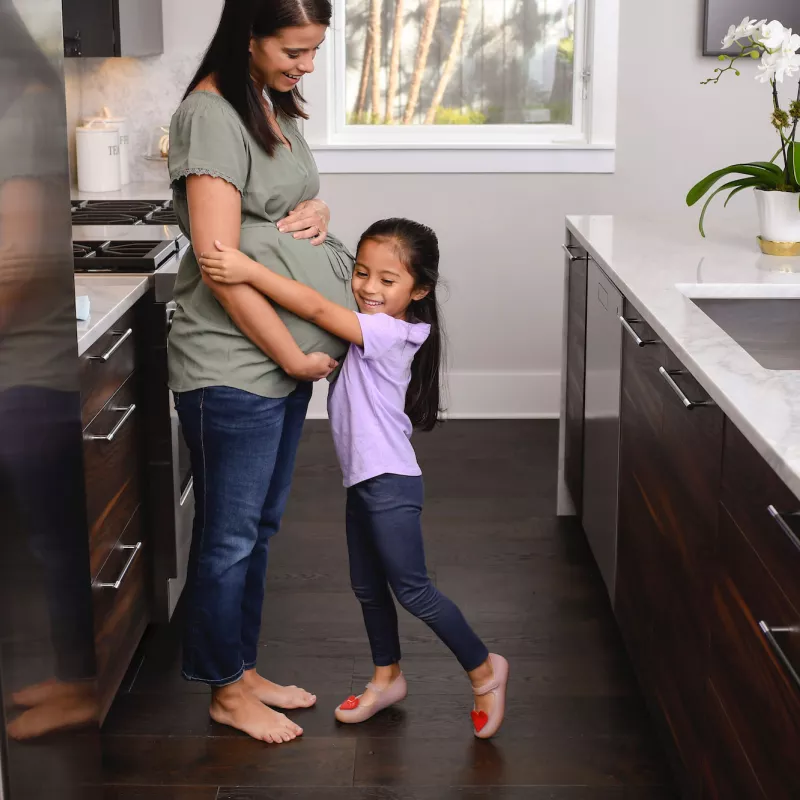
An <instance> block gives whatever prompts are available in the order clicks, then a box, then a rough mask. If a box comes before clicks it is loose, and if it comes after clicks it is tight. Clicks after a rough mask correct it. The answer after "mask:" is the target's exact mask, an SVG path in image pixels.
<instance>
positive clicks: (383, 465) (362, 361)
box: [328, 314, 431, 487]
mask: <svg viewBox="0 0 800 800" xmlns="http://www.w3.org/2000/svg"><path fill="white" fill-rule="evenodd" d="M357 316H358V321H359V324H360V325H361V333H362V335H363V337H364V344H363V346H362V347H359V346H357V345H355V344H351V345H350V350H349V352H348V354H347V358H346V359H345V362H344V367H342V374H341V375H340V376H339V379H338V380H337V381H336V384H335V385H334V387H333V389H332V390H331V392H330V393H329V394H328V416H329V417H330V420H331V430H332V432H333V444H334V446H335V448H336V455H337V456H338V458H339V464H340V465H341V467H342V476H343V478H344V485H345V486H347V487H350V486H355V485H356V484H358V483H361V482H362V481H366V480H369V479H370V478H374V477H376V476H377V475H383V474H385V473H392V474H393V475H420V474H421V472H420V468H419V465H418V464H417V457H416V456H415V455H414V448H413V447H412V446H411V441H410V440H411V432H412V427H411V420H410V419H409V418H408V416H407V415H406V412H405V405H406V393H407V392H408V385H409V383H410V381H411V363H412V362H413V360H414V358H415V356H416V355H417V352H418V351H419V349H420V347H422V345H423V344H424V343H425V341H426V340H427V339H428V336H430V332H431V327H430V325H427V324H425V323H422V322H416V323H414V322H405V321H404V320H400V319H395V318H394V317H390V316H388V315H387V314H358V315H357Z"/></svg>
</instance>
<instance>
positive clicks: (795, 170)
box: [686, 17, 800, 236]
mask: <svg viewBox="0 0 800 800" xmlns="http://www.w3.org/2000/svg"><path fill="white" fill-rule="evenodd" d="M734 45H737V46H738V47H739V52H738V53H735V54H733V55H721V56H720V57H719V58H720V61H727V62H728V63H727V66H725V67H717V68H716V69H715V70H714V77H712V78H708V80H705V81H703V84H704V85H707V84H717V83H719V81H720V79H721V78H722V76H723V75H725V73H727V72H733V73H734V74H735V75H737V76H738V75H741V72H740V71H739V68H738V64H739V62H740V61H741V60H742V59H745V58H751V59H760V63H759V65H758V74H757V75H756V80H758V81H761V82H762V83H768V84H769V85H770V86H771V87H772V102H773V111H772V126H773V127H774V128H775V130H776V131H777V132H778V135H779V136H780V140H781V146H780V149H779V150H778V152H777V153H775V155H774V156H773V157H772V159H771V160H770V161H750V162H747V163H744V164H734V165H732V166H730V167H725V168H724V169H720V170H717V171H716V172H712V173H711V174H710V175H708V176H706V177H705V178H703V180H701V181H700V182H699V183H698V184H696V185H695V186H693V187H692V189H691V191H690V192H689V194H688V195H687V197H686V202H687V204H688V205H690V206H693V205H694V204H695V203H697V202H698V201H699V200H700V199H702V198H703V197H704V196H705V195H706V194H708V193H709V192H711V189H712V188H713V187H715V186H716V184H717V183H719V181H721V180H722V179H723V178H725V177H727V176H729V175H741V176H743V177H740V178H737V179H735V180H732V181H728V182H726V183H724V184H723V185H721V186H717V188H716V189H714V191H713V192H711V194H710V195H709V197H708V198H707V200H706V202H705V205H704V206H703V210H702V212H701V213H700V233H701V234H702V235H703V236H705V230H704V228H703V222H704V220H705V215H706V211H707V210H708V206H709V204H710V203H711V201H712V200H713V199H714V197H716V196H717V195H718V194H720V192H725V191H728V192H730V193H729V195H728V198H727V199H726V200H725V205H726V206H727V205H728V203H729V202H730V200H731V198H732V197H734V196H735V195H737V194H738V193H739V192H741V191H744V190H745V189H751V188H752V189H761V190H763V191H771V192H794V193H797V194H798V208H800V140H798V123H800V53H799V52H798V51H800V35H798V34H796V33H793V32H792V29H791V28H785V27H784V26H783V25H782V24H781V23H780V22H778V21H773V22H767V21H766V20H765V19H762V20H759V21H756V20H751V19H750V18H749V17H745V18H744V19H743V20H742V22H741V24H739V25H731V27H730V30H729V31H728V33H727V35H726V36H725V38H724V39H723V40H722V46H723V48H724V49H726V50H727V49H728V48H730V47H733V46H734ZM793 78H798V87H797V99H796V100H793V101H792V102H791V103H790V104H789V108H788V110H786V109H784V108H782V107H781V102H780V96H779V94H778V85H779V84H782V83H783V82H784V81H786V80H791V79H793ZM779 158H782V161H783V164H782V165H781V164H780V163H776V162H778V159H779Z"/></svg>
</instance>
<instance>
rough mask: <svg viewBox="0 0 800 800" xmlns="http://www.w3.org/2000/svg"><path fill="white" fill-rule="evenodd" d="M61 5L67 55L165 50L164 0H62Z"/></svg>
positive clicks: (106, 55)
mask: <svg viewBox="0 0 800 800" xmlns="http://www.w3.org/2000/svg"><path fill="white" fill-rule="evenodd" d="M61 8H62V15H63V20H64V55H65V56H67V57H79V56H85V57H92V58H111V57H114V56H152V55H158V54H160V53H163V52H164V34H163V19H162V7H161V0H61Z"/></svg>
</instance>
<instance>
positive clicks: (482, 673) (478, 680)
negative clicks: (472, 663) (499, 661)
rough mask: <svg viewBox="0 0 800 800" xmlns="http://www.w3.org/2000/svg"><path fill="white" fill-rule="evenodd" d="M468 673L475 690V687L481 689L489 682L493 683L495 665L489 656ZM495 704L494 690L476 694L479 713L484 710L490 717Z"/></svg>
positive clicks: (476, 707) (476, 708)
mask: <svg viewBox="0 0 800 800" xmlns="http://www.w3.org/2000/svg"><path fill="white" fill-rule="evenodd" d="M467 674H468V675H469V679H470V682H471V683H472V689H473V691H474V690H475V689H480V688H481V686H486V684H487V683H491V682H492V681H493V680H494V667H493V666H492V662H491V660H490V659H488V658H487V659H486V661H484V662H483V664H481V665H480V666H479V667H478V668H477V669H474V670H472V672H469V673H467ZM493 706H494V694H493V693H492V692H489V694H484V695H477V694H476V695H475V710H476V711H478V712H479V713H480V712H481V711H483V712H484V713H485V714H486V716H487V717H488V716H489V714H490V713H491V711H492V707H493Z"/></svg>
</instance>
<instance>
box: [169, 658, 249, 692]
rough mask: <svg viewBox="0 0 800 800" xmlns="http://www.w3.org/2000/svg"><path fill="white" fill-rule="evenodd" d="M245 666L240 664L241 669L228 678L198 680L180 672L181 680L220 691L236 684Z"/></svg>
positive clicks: (194, 676) (193, 676)
mask: <svg viewBox="0 0 800 800" xmlns="http://www.w3.org/2000/svg"><path fill="white" fill-rule="evenodd" d="M245 668H246V667H245V665H244V664H242V666H241V668H240V669H239V670H238V671H237V672H236V673H235V674H234V675H232V676H231V677H230V678H220V679H219V680H210V679H208V678H198V677H197V676H196V675H188V674H187V673H186V672H182V673H181V674H182V675H183V679H184V680H186V681H192V682H194V683H205V684H207V685H208V686H212V687H213V688H215V689H221V688H222V687H223V686H230V685H231V684H233V683H237V682H238V681H240V680H241V679H242V676H243V675H244V671H245Z"/></svg>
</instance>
